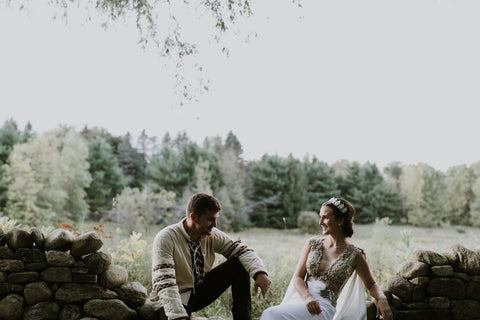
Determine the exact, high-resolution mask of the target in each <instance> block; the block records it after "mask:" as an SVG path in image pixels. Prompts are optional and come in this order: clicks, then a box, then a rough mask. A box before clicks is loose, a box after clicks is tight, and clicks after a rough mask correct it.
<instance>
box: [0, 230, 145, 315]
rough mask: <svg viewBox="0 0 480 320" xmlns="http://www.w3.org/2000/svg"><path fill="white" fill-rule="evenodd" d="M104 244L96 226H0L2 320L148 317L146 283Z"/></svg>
mask: <svg viewBox="0 0 480 320" xmlns="http://www.w3.org/2000/svg"><path fill="white" fill-rule="evenodd" d="M102 246H103V241H102V239H101V238H100V236H99V235H98V234H97V233H96V232H94V231H92V232H88V233H85V234H82V235H80V236H77V237H73V236H72V235H71V233H70V232H68V231H67V230H64V229H56V230H54V231H52V232H51V233H50V234H48V235H47V236H46V237H45V236H44V235H43V234H42V232H41V231H40V230H39V229H38V228H31V229H30V232H26V231H24V230H21V229H18V228H13V229H11V230H8V231H7V232H6V233H4V232H3V231H2V230H1V229H0V320H18V319H25V320H50V319H61V320H78V319H83V320H94V319H99V320H113V319H115V320H124V319H125V320H127V319H149V318H151V316H152V314H151V310H148V308H147V310H145V307H146V306H147V304H145V301H146V300H147V290H146V289H145V287H143V286H142V285H141V284H140V283H138V282H127V281H128V273H127V270H126V269H125V268H123V267H121V266H118V265H114V264H112V257H111V255H109V254H107V253H103V252H99V251H98V250H100V248H101V247H102ZM150 309H151V308H150Z"/></svg>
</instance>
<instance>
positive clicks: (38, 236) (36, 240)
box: [30, 227, 45, 251]
mask: <svg viewBox="0 0 480 320" xmlns="http://www.w3.org/2000/svg"><path fill="white" fill-rule="evenodd" d="M30 234H31V235H32V238H33V244H34V245H35V247H36V248H38V249H39V250H42V251H44V250H45V236H44V235H43V232H42V231H41V230H40V229H38V228H37V227H33V228H30Z"/></svg>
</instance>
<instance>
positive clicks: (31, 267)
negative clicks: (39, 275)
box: [25, 262, 49, 271]
mask: <svg viewBox="0 0 480 320" xmlns="http://www.w3.org/2000/svg"><path fill="white" fill-rule="evenodd" d="M48 267H49V265H48V263H47V262H32V263H28V264H26V265H25V269H26V270H28V271H42V270H45V269H47V268H48Z"/></svg>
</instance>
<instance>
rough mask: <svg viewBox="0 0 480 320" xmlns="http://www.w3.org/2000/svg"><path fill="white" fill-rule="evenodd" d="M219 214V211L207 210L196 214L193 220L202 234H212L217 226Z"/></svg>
mask: <svg viewBox="0 0 480 320" xmlns="http://www.w3.org/2000/svg"><path fill="white" fill-rule="evenodd" d="M218 215H219V213H218V212H207V213H205V214H202V215H201V216H198V215H196V214H194V218H193V222H194V223H195V225H196V227H197V230H198V232H199V233H200V234H201V235H202V236H209V235H211V234H212V229H213V228H214V227H217V219H218Z"/></svg>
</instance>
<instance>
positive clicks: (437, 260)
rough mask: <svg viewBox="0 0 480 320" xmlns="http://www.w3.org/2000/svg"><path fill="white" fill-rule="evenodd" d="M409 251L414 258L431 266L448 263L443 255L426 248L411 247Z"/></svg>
mask: <svg viewBox="0 0 480 320" xmlns="http://www.w3.org/2000/svg"><path fill="white" fill-rule="evenodd" d="M411 252H412V255H413V257H414V258H415V260H417V261H419V262H424V263H426V264H429V265H431V266H440V265H444V264H447V263H448V261H447V258H446V257H445V256H443V255H442V254H440V253H438V252H435V251H432V250H429V249H427V248H422V247H413V248H412V250H411Z"/></svg>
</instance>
